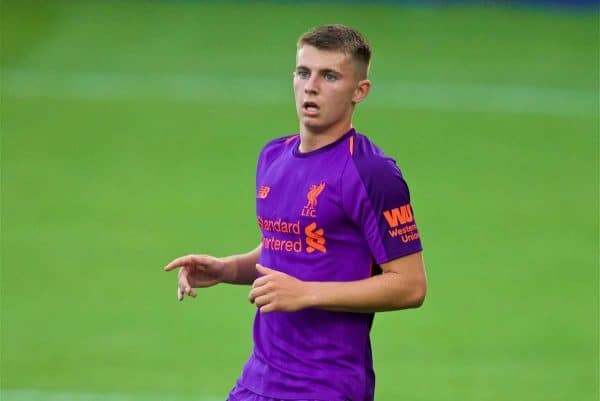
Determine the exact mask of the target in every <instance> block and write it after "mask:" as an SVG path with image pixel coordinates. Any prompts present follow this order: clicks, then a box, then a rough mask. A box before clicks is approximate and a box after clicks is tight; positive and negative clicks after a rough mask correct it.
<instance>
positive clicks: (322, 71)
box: [296, 64, 343, 75]
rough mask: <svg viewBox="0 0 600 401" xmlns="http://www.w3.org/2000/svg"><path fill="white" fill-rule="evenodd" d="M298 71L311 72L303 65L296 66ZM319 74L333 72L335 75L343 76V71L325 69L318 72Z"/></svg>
mask: <svg viewBox="0 0 600 401" xmlns="http://www.w3.org/2000/svg"><path fill="white" fill-rule="evenodd" d="M296 70H309V71H310V68H309V67H307V66H305V65H302V64H301V65H297V66H296ZM317 72H319V73H321V74H326V73H328V72H333V73H334V74H337V75H343V74H342V72H341V71H337V70H334V69H331V68H323V69H322V70H318V71H317Z"/></svg>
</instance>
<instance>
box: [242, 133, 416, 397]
mask: <svg viewBox="0 0 600 401" xmlns="http://www.w3.org/2000/svg"><path fill="white" fill-rule="evenodd" d="M298 144H299V138H298V136H291V137H284V138H279V139H276V140H273V141H271V142H269V143H268V144H267V145H266V146H265V147H264V149H263V150H262V152H261V154H260V156H259V160H258V166H257V176H256V190H257V199H256V212H257V220H258V225H259V227H260V229H261V233H262V244H263V249H262V252H261V257H260V263H261V264H262V265H264V266H267V267H270V268H273V269H276V270H280V271H282V272H285V273H287V274H290V275H292V276H294V277H297V278H299V279H300V280H306V281H354V280H361V279H365V278H368V277H370V276H371V275H372V274H373V273H374V263H378V264H381V263H385V262H387V261H390V260H392V259H395V258H398V257H401V256H405V255H408V254H411V253H414V252H418V251H420V250H421V249H422V248H421V242H420V239H419V236H418V231H417V228H416V224H415V222H414V216H413V212H412V208H411V206H410V195H409V192H408V187H407V185H406V183H405V181H404V179H403V178H402V174H401V173H400V170H399V169H398V167H397V166H396V164H395V162H394V161H393V160H392V159H389V158H387V157H386V156H385V155H383V153H382V152H381V151H380V150H379V149H378V148H377V147H376V146H375V145H373V144H372V143H371V142H370V141H369V139H368V138H367V137H365V136H363V135H361V134H358V133H357V132H355V131H354V130H353V129H352V130H350V131H349V132H348V133H346V134H345V135H344V136H343V137H342V138H340V139H339V140H338V141H336V142H335V143H332V144H330V145H328V146H326V147H324V148H321V149H319V150H316V151H314V152H310V153H299V151H298ZM372 321H373V314H370V313H345V312H330V311H324V310H317V309H306V310H302V311H298V312H273V313H268V314H264V315H261V314H260V313H257V314H256V317H255V320H254V351H253V353H252V355H251V357H250V359H249V360H248V362H247V364H246V366H245V367H244V371H243V373H242V376H241V378H240V384H241V385H242V386H243V387H245V388H247V389H249V390H251V391H252V392H254V393H256V394H260V395H262V396H265V397H272V398H277V399H290V400H295V399H315V400H324V401H334V400H351V401H371V400H373V394H374V388H375V375H374V372H373V366H372V365H373V363H372V357H371V344H370V339H369V332H370V329H371V324H372Z"/></svg>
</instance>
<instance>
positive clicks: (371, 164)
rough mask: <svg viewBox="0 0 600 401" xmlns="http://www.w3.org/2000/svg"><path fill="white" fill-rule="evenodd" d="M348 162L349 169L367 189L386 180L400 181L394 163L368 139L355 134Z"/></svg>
mask: <svg viewBox="0 0 600 401" xmlns="http://www.w3.org/2000/svg"><path fill="white" fill-rule="evenodd" d="M351 153H352V157H351V161H350V163H349V164H350V166H349V168H350V169H353V170H355V172H356V174H357V176H358V177H359V178H360V179H361V181H363V183H364V184H365V185H366V186H367V187H369V186H370V185H367V183H369V184H373V183H375V182H378V181H382V180H385V179H386V178H396V179H402V173H401V171H400V168H399V167H398V165H397V164H396V161H395V160H394V159H393V158H391V157H389V156H387V155H386V154H385V153H384V152H383V151H382V150H381V149H380V148H379V147H378V146H377V145H375V144H374V143H373V142H372V141H371V140H370V139H369V138H368V137H366V136H365V135H363V134H359V133H357V134H356V135H354V143H353V149H352V152H351Z"/></svg>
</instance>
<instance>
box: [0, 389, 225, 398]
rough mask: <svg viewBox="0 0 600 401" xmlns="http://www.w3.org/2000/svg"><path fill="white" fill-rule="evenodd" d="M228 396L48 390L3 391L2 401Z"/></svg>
mask: <svg viewBox="0 0 600 401" xmlns="http://www.w3.org/2000/svg"><path fill="white" fill-rule="evenodd" d="M226 397H227V396H226V395H225V396H223V397H211V396H201V395H200V396H193V397H179V396H176V397H174V396H168V395H160V396H159V395H139V394H119V393H77V392H64V391H50V390H48V391H46V390H33V389H32V390H29V389H27V390H25V389H23V390H1V391H0V399H2V401H224V400H225V398H226Z"/></svg>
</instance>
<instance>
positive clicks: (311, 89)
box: [304, 74, 319, 95]
mask: <svg viewBox="0 0 600 401" xmlns="http://www.w3.org/2000/svg"><path fill="white" fill-rule="evenodd" d="M317 80H318V77H317V75H316V74H313V75H311V77H310V78H308V81H306V85H304V93H306V94H307V95H316V94H317V93H318V92H319V88H318V83H317Z"/></svg>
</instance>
